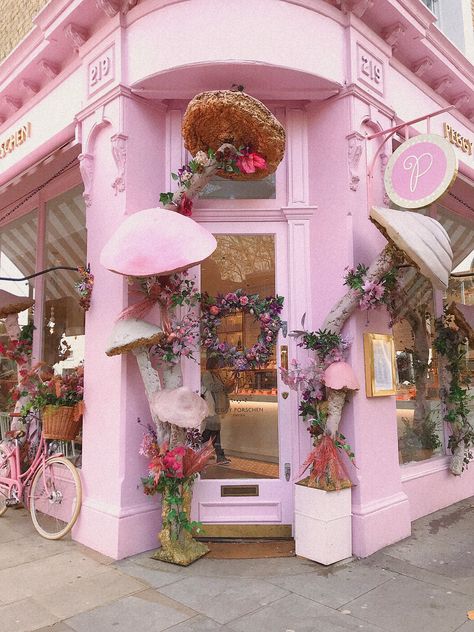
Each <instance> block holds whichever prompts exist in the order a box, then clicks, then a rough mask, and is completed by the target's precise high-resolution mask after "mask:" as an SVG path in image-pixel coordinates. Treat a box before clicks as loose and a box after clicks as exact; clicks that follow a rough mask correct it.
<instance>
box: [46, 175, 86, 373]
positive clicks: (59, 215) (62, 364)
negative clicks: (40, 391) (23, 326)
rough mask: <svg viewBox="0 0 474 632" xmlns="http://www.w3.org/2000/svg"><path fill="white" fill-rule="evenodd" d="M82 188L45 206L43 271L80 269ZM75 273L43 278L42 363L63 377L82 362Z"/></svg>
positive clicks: (82, 321) (81, 324)
mask: <svg viewBox="0 0 474 632" xmlns="http://www.w3.org/2000/svg"><path fill="white" fill-rule="evenodd" d="M82 191H83V187H82V185H81V186H78V187H76V188H74V189H71V190H70V191H67V192H65V193H62V194H61V195H59V196H58V197H56V198H54V199H52V200H50V201H48V203H47V205H46V239H45V267H53V266H70V267H77V266H83V265H84V264H85V262H86V260H87V255H86V222H85V205H84V201H83V197H82ZM77 278H78V277H77V272H73V271H65V270H58V271H55V272H51V273H49V274H47V275H46V276H45V288H44V321H43V354H42V357H43V360H44V361H45V362H46V364H48V365H50V366H52V367H53V368H54V371H55V373H64V372H65V370H66V371H67V369H71V368H74V367H76V366H78V365H79V364H81V363H82V362H83V360H84V324H85V319H84V312H83V310H82V309H81V308H80V307H79V305H78V297H77V293H76V291H75V289H74V283H75V282H76V281H77Z"/></svg>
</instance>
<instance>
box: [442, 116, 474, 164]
mask: <svg viewBox="0 0 474 632" xmlns="http://www.w3.org/2000/svg"><path fill="white" fill-rule="evenodd" d="M443 129H444V137H445V138H446V139H447V140H448V141H449V142H450V143H451V144H452V145H455V146H456V147H459V149H460V150H461V151H463V152H464V153H465V154H467V155H468V156H472V140H469V138H466V137H465V136H462V135H461V134H460V133H459V132H457V131H456V130H455V129H453V127H451V125H449V124H448V123H443Z"/></svg>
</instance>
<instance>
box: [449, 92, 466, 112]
mask: <svg viewBox="0 0 474 632" xmlns="http://www.w3.org/2000/svg"><path fill="white" fill-rule="evenodd" d="M470 100H471V97H470V95H469V94H467V92H462V93H461V94H458V95H456V96H455V97H453V100H452V101H451V103H452V104H453V105H454V107H455V108H456V109H458V110H460V109H461V108H463V107H464V106H465V105H467V103H469V101H470Z"/></svg>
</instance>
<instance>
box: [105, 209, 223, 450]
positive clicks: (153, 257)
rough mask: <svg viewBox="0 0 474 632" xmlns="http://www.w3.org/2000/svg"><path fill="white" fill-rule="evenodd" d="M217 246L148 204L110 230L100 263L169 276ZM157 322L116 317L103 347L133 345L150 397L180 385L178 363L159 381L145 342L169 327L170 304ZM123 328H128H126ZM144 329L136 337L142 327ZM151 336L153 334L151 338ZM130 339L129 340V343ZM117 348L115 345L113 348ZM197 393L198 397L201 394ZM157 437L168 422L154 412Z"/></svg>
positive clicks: (191, 224)
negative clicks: (111, 339) (157, 324)
mask: <svg viewBox="0 0 474 632" xmlns="http://www.w3.org/2000/svg"><path fill="white" fill-rule="evenodd" d="M216 247H217V242H216V239H215V237H214V236H213V235H212V234H211V233H210V232H209V231H208V230H206V229H205V228H203V227H202V226H200V225H199V224H197V223H196V222H195V221H194V220H192V219H190V218H189V217H185V216H184V215H181V214H179V213H176V212H173V211H169V210H166V209H162V208H152V209H146V210H143V211H139V212H137V213H134V214H133V215H130V216H129V217H128V218H127V219H126V220H125V221H124V222H123V223H122V224H121V225H120V226H119V228H118V229H117V230H116V232H115V233H114V234H113V235H112V237H111V238H110V240H109V241H108V242H107V244H106V245H105V247H104V248H103V250H102V253H101V257H100V261H101V263H102V265H104V266H105V267H106V268H108V269H109V270H111V271H112V272H117V273H118V274H123V275H126V276H130V277H147V276H154V277H155V276H168V275H171V274H174V273H175V272H180V271H183V270H186V269H188V268H190V267H192V266H195V265H197V264H198V263H201V261H204V259H206V258H207V257H208V256H209V255H211V254H212V253H213V252H214V250H215V249H216ZM160 312H161V328H156V330H155V331H153V330H152V329H150V328H152V327H155V326H154V325H151V324H150V323H146V322H145V321H142V320H136V319H130V318H125V319H123V320H119V321H117V323H116V325H115V329H114V333H113V337H114V336H115V337H118V339H117V341H118V344H116V345H115V346H114V343H111V345H109V349H108V351H107V353H108V354H109V355H113V354H115V353H122V352H123V351H128V350H129V349H138V350H139V351H135V355H136V357H137V360H138V363H139V367H140V371H141V375H142V378H143V382H144V384H145V390H146V394H147V397H148V401H149V403H150V407H151V402H152V399H153V397H154V395H155V394H156V393H157V392H158V391H159V390H160V389H161V387H162V386H163V388H167V389H171V388H179V387H181V386H182V373H181V366H180V364H177V365H170V366H163V372H162V375H163V384H161V381H160V377H159V375H158V372H157V371H156V370H155V369H154V368H153V367H152V365H151V362H150V357H149V348H150V347H151V346H152V345H153V344H157V342H159V341H161V340H163V338H164V337H165V336H169V335H170V333H171V325H170V314H169V306H168V305H167V304H164V305H163V304H161V305H160ZM127 330H130V332H129V333H127ZM141 330H143V331H147V332H148V333H149V337H147V335H145V334H144V335H143V336H142V337H141V338H140V335H141V334H140V331H141ZM127 336H131V337H132V338H133V342H131V343H129V344H127V343H125V344H124V345H121V343H120V341H121V340H124V341H126V340H127ZM155 336H156V337H157V338H156V339H155ZM130 344H131V345H132V346H130ZM114 350H115V351H114ZM199 399H201V398H199ZM152 414H153V418H154V421H155V422H156V424H157V429H158V435H159V439H160V440H161V441H169V439H170V427H169V425H168V424H167V423H166V422H163V420H160V419H159V418H158V417H157V415H156V414H155V413H153V410H152ZM179 434H182V433H176V432H171V435H172V438H173V439H174V442H179V438H180V437H179Z"/></svg>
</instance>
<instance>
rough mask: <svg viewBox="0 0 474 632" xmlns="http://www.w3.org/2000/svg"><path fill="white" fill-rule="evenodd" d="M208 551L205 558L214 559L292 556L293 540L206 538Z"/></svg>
mask: <svg viewBox="0 0 474 632" xmlns="http://www.w3.org/2000/svg"><path fill="white" fill-rule="evenodd" d="M206 544H207V546H208V547H209V549H210V551H209V553H208V554H207V555H206V558H211V559H216V560H255V559H268V558H274V557H294V556H295V542H294V540H293V539H292V538H291V539H286V540H283V539H279V540H234V541H224V540H211V541H209V540H206Z"/></svg>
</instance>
